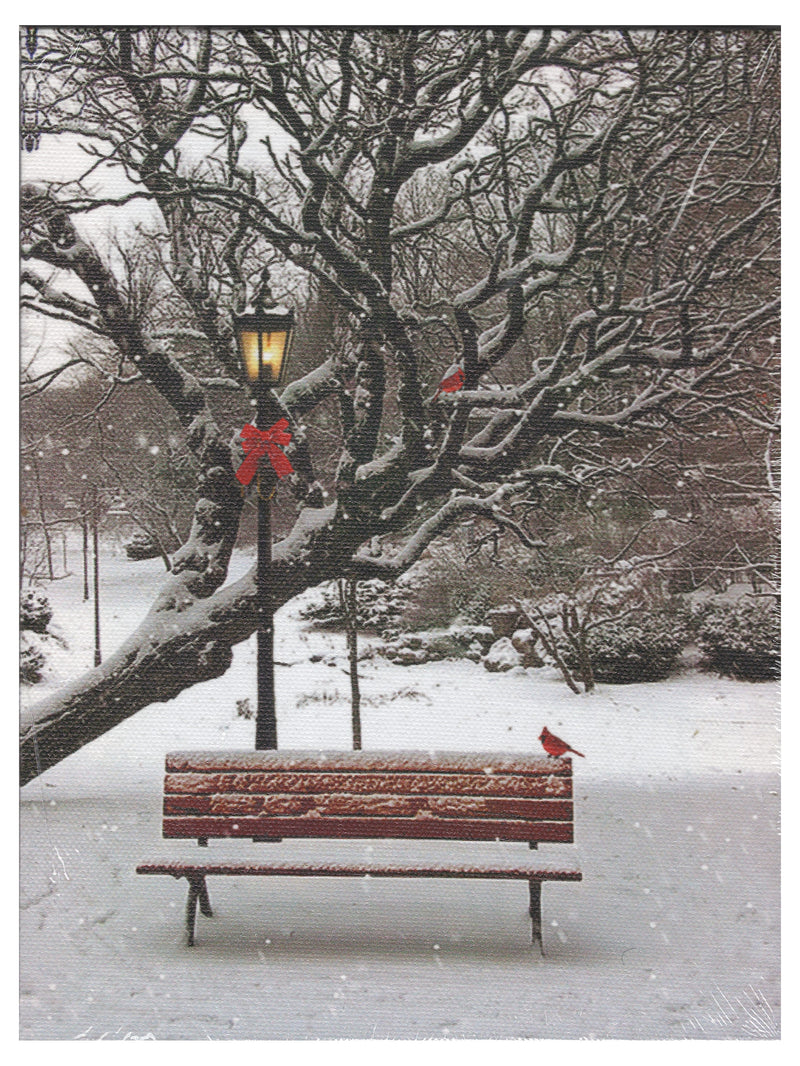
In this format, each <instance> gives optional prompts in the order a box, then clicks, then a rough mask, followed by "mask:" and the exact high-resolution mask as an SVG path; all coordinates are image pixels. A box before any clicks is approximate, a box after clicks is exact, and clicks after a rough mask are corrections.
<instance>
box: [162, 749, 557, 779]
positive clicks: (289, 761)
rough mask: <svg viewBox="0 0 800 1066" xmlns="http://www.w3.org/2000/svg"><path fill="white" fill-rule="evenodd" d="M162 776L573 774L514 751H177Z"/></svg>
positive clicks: (169, 757)
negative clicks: (330, 772)
mask: <svg viewBox="0 0 800 1066" xmlns="http://www.w3.org/2000/svg"><path fill="white" fill-rule="evenodd" d="M166 770H167V773H172V772H176V773H187V772H191V771H193V770H197V771H200V772H201V773H213V772H218V773H225V772H235V773H236V772H242V771H245V770H246V771H254V770H262V771H269V770H283V771H285V770H289V771H294V772H303V773H313V772H315V771H316V772H319V771H324V770H336V771H338V770H350V771H352V772H355V773H363V772H369V771H372V770H377V771H379V772H381V771H383V772H390V773H403V772H405V773H413V772H426V771H427V772H433V773H436V774H444V773H487V772H488V773H520V774H531V775H533V776H544V777H551V776H566V777H571V776H572V763H571V762H570V760H569V759H552V758H550V757H546V756H542V757H540V756H531V755H525V754H519V753H516V752H500V753H492V754H490V755H480V754H475V753H473V752H461V751H455V752H454V751H443V752H437V751H431V752H420V751H333V752H332V751H296V750H286V751H181V752H170V753H169V754H168V755H167V757H166Z"/></svg>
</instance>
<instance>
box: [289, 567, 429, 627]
mask: <svg viewBox="0 0 800 1066" xmlns="http://www.w3.org/2000/svg"><path fill="white" fill-rule="evenodd" d="M410 596H411V590H410V586H409V583H407V582H406V581H404V580H403V579H401V581H399V582H397V583H395V584H393V585H390V584H387V583H386V582H385V581H378V580H376V579H374V580H372V581H359V582H358V588H357V595H356V602H357V618H358V628H359V629H360V630H363V631H365V632H372V633H377V634H378V635H379V636H381V637H384V638H387V639H388V638H390V637H393V636H395V635H396V634H397V632H398V631H399V628H400V618H401V615H402V613H403V611H404V609H405V608H406V606H407V605H408V602H409V598H410ZM300 617H301V618H305V619H309V620H311V621H313V622H315V623H316V624H317V625H318V626H321V627H324V628H326V629H343V628H344V614H343V612H342V603H341V598H340V596H339V588H338V585H337V583H336V582H335V581H331V582H328V583H327V584H325V585H323V586H322V587H321V588H320V589H318V590H317V595H316V596H315V598H314V599H313V600H312V601H311V602H309V603H307V604H306V605H305V606H304V607H303V608H302V609H301V611H300Z"/></svg>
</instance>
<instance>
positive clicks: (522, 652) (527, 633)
mask: <svg viewBox="0 0 800 1066" xmlns="http://www.w3.org/2000/svg"><path fill="white" fill-rule="evenodd" d="M511 643H512V644H513V645H514V647H515V648H516V650H517V651H518V652H519V656H520V659H521V661H522V665H523V666H526V667H527V666H544V659H543V658H542V657H541V655H539V653H538V652H537V651H536V645H537V644H538V643H539V637H538V635H537V634H536V633H534V631H533V630H532V629H516V630H514V632H513V634H512V635H511Z"/></svg>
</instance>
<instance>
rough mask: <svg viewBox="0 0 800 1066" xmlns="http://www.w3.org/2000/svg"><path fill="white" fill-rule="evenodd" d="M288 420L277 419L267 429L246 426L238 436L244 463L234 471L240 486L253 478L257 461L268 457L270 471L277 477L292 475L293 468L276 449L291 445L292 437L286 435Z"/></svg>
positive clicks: (248, 482) (289, 434) (279, 450)
mask: <svg viewBox="0 0 800 1066" xmlns="http://www.w3.org/2000/svg"><path fill="white" fill-rule="evenodd" d="M288 428H289V420H288V419H287V418H279V419H278V421H277V422H276V423H275V425H274V426H270V427H269V429H256V427H255V426H253V425H251V424H250V423H249V422H248V424H247V425H246V426H245V427H244V428H243V429H242V432H241V433H240V434H239V436H240V437H241V439H242V443H243V444H244V462H243V463H242V465H241V466H240V467H239V469H238V470H237V471H236V476H237V478H238V479H239V481H240V482H241V483H242V485H249V484H250V482H251V481H252V480H253V478H254V477H255V473H256V470H257V469H258V463H259V460H260V459H262V458H263V456H265V455H268V456H269V461H270V462H271V463H272V469H273V470H274V471H275V473H276V474H277V475H278V477H285V476H286V475H287V474H292V473H294V467H293V466H292V464H291V463H290V462H289V460H288V459H287V457H286V456H285V455H284V454H283V452H282V451H281V449H280V448H279V447H278V445H279V444H280V445H281V447H284V448H285V447H286V445H287V444H289V443H291V440H292V435H291V433H287V430H288Z"/></svg>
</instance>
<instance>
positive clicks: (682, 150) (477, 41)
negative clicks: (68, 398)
mask: <svg viewBox="0 0 800 1066" xmlns="http://www.w3.org/2000/svg"><path fill="white" fill-rule="evenodd" d="M26 56H27V53H26V52H25V53H23V61H24V64H25V70H26V72H27V71H29V70H30V69H31V67H32V64H35V67H36V71H37V72H38V73H37V76H38V77H39V78H40V79H42V84H43V85H44V87H45V88H44V90H43V91H42V92H41V93H40V96H39V98H37V99H38V102H37V108H38V111H37V115H38V121H39V123H40V130H39V132H40V133H41V137H42V139H44V138H46V137H64V138H76V137H77V139H78V141H79V143H80V144H81V145H82V146H83V151H84V152H85V153H86V155H87V166H86V170H85V174H84V175H83V178H82V180H81V181H76V182H73V183H71V184H64V183H58V182H56V181H54V182H53V183H51V184H50V185H49V186H47V185H43V184H39V185H37V186H28V187H26V188H24V189H23V256H24V257H25V260H26V263H27V264H28V278H27V285H26V290H25V291H26V296H25V306H26V309H27V310H28V311H30V312H31V313H37V314H42V315H46V316H50V317H55V318H58V319H60V320H61V321H67V322H70V323H72V324H73V325H74V326H75V328H76V329H79V330H81V331H84V332H85V331H88V332H93V333H98V334H100V335H102V336H105V337H107V338H108V339H109V340H111V341H113V344H114V345H115V348H116V350H117V352H118V353H119V367H120V375H126V374H130V373H137V374H140V375H141V376H142V377H143V378H144V379H145V382H146V383H147V384H149V385H150V386H151V387H152V388H153V389H154V390H155V391H156V392H157V393H159V394H160V396H161V397H162V398H163V399H164V400H166V401H167V403H168V404H169V405H170V406H171V408H172V410H173V411H174V412H175V416H176V417H177V419H178V421H179V423H180V425H181V427H182V429H183V432H184V433H185V436H186V441H187V445H188V447H189V448H190V449H191V451H192V454H193V455H194V458H195V461H196V463H197V466H198V469H199V474H198V490H197V502H196V506H195V510H194V519H193V523H192V528H191V532H190V534H189V537H188V539H187V541H186V543H185V544H184V545H183V546H182V548H181V549H180V550H179V551H178V552H176V554H175V556H174V559H173V571H172V574H171V575H170V576H169V577H168V578H167V579H166V580H165V584H164V586H163V589H162V591H161V593H160V595H159V596H158V598H157V600H156V602H155V603H154V605H153V607H152V609H151V611H150V613H149V614H148V616H147V618H146V619H145V621H144V622H143V624H142V625H141V626H140V628H139V629H138V630H137V631H136V632H135V633H133V634H132V635H131V636H130V638H129V639H128V640H127V641H126V642H125V643H124V645H123V646H122V647H121V648H120V649H118V651H117V652H115V653H113V654H112V655H110V656H109V657H108V659H107V660H106V662H105V663H104V664H103V665H102V667H101V668H99V669H98V670H96V671H93V672H91V673H90V674H88V675H86V676H85V677H83V678H81V679H80V680H79V681H78V682H76V683H75V684H73V685H71V686H69V687H68V688H67V689H65V690H64V691H63V692H61V693H59V694H58V695H56V696H54V697H53V698H51V699H49V700H46V701H44V702H43V703H42V704H41V705H40V706H39V707H38V708H35V709H34V710H33V711H32V713H31V715H30V717H29V719H28V721H27V722H26V723H25V725H24V728H23V733H22V763H23V778H24V779H27V778H29V777H31V776H32V775H35V774H36V773H37V772H39V771H40V770H41V769H44V768H45V767H47V766H50V765H53V763H55V762H57V761H58V760H59V759H61V758H63V757H64V756H65V755H67V754H69V753H70V752H71V751H74V750H76V749H77V748H78V747H80V746H81V745H83V744H85V743H86V742H87V741H89V740H91V739H93V738H94V737H96V736H98V735H100V734H101V733H102V732H104V731H105V730H107V729H109V728H110V727H111V726H113V725H115V724H116V723H117V722H119V721H121V720H123V719H124V718H125V717H127V716H129V715H131V714H133V713H135V711H137V710H138V709H140V708H141V707H143V706H145V705H147V704H149V703H151V702H153V701H154V700H166V699H169V698H171V697H173V696H175V695H177V693H178V692H180V691H181V690H182V689H184V688H186V687H188V686H189V685H192V684H194V683H196V682H198V681H202V680H205V679H207V678H210V677H214V676H218V675H219V674H221V673H223V672H224V671H225V670H226V669H227V667H228V665H229V664H230V661H231V655H232V651H231V649H232V647H233V645H234V644H236V643H237V642H238V641H241V640H243V639H245V638H246V637H247V636H248V635H249V634H250V633H251V632H252V630H253V629H254V627H255V622H256V613H255V602H254V597H255V585H254V580H253V575H252V574H251V575H248V576H247V577H245V578H244V579H242V580H241V581H238V582H236V583H234V584H232V585H228V586H226V587H224V588H221V587H220V586H221V585H222V583H223V581H224V579H225V575H226V573H227V566H228V561H229V559H230V554H231V551H232V549H233V546H234V543H235V540H236V536H237V530H238V526H239V519H240V515H241V511H242V497H241V494H240V492H239V486H238V483H237V482H236V480H235V478H234V476H233V474H234V470H235V468H236V465H237V462H238V454H237V451H236V447H235V446H234V445H233V444H232V442H231V434H230V432H229V431H228V432H226V431H225V430H224V429H222V428H221V427H220V425H219V424H218V421H217V420H216V418H215V416H214V413H213V409H212V402H211V397H212V395H213V389H211V388H210V387H209V385H208V384H207V382H208V379H209V378H210V377H211V376H212V375H211V374H209V373H207V371H208V370H209V369H213V372H215V373H218V374H219V375H220V376H224V377H225V378H226V379H229V380H231V381H233V382H239V383H240V384H241V382H242V375H241V372H240V370H239V369H238V364H237V360H236V356H235V345H234V341H233V335H232V327H231V311H232V310H235V309H236V308H237V307H240V306H241V305H242V304H243V302H244V301H245V299H246V297H247V295H248V294H249V293H250V292H251V291H252V286H253V282H254V279H255V277H256V275H260V274H261V271H262V270H263V268H264V266H265V264H267V265H269V266H270V268H271V272H272V285H273V291H274V292H275V294H276V296H279V297H284V298H288V297H289V296H290V295H291V296H293V299H294V302H295V303H297V304H300V305H301V307H302V305H303V304H307V303H308V301H309V300H310V298H311V294H312V293H314V292H317V293H320V292H324V294H325V298H326V300H328V301H330V303H331V304H333V305H335V308H336V316H337V326H336V329H337V330H338V336H339V343H338V344H337V346H336V350H331V348H330V347H329V346H328V347H327V350H323V348H322V347H321V348H320V350H318V351H314V350H313V348H311V347H309V349H308V350H307V351H306V352H305V353H304V360H303V365H302V371H303V373H302V374H301V376H300V377H299V378H298V379H297V380H295V381H293V382H292V383H291V384H289V385H288V386H287V387H286V388H285V389H284V390H283V392H282V393H281V394H280V395H277V394H273V396H272V406H273V412H274V416H275V418H276V419H277V418H279V417H287V418H288V419H289V422H290V427H291V430H292V434H293V442H292V446H291V448H290V451H289V455H290V458H291V461H292V463H293V465H294V468H295V472H296V473H295V476H294V477H293V478H292V482H291V485H290V488H291V491H292V493H293V495H294V497H295V499H296V501H297V507H298V508H299V514H298V515H297V518H296V521H295V522H294V524H293V526H292V528H291V529H290V530H289V531H288V532H287V534H286V535H285V536H284V537H283V538H282V539H281V540H280V541H279V543H278V544H277V545H276V546H275V549H274V564H273V580H274V590H273V602H274V603H275V605H276V606H277V605H279V604H281V603H285V602H286V601H287V600H289V599H291V598H292V597H293V596H295V595H296V594H297V593H299V592H300V591H301V590H303V589H305V588H307V587H309V586H313V585H316V584H318V583H319V582H321V581H324V580H331V579H336V578H339V577H341V576H342V575H343V574H345V573H347V574H350V575H352V576H353V578H354V579H361V578H371V577H380V578H383V579H385V580H392V579H393V578H394V577H396V576H397V575H399V574H401V573H402V572H403V571H404V570H406V569H407V568H408V567H409V566H410V565H412V564H413V563H414V561H415V560H417V559H418V558H419V557H420V556H421V554H422V553H423V552H424V551H425V549H426V547H427V546H428V545H429V544H430V543H431V542H432V541H433V540H434V539H435V538H436V537H438V536H440V535H441V534H442V533H444V532H446V531H447V530H448V529H450V528H451V527H452V526H453V525H454V524H456V523H459V522H461V521H463V520H464V519H465V518H468V517H475V516H477V517H479V518H483V519H484V520H486V521H487V522H489V523H492V524H494V525H495V526H496V527H497V528H499V529H501V530H503V531H507V532H511V533H513V534H515V535H516V536H518V537H519V538H520V539H521V540H522V542H523V543H526V544H528V545H535V544H537V543H538V542H539V541H538V533H537V529H536V525H535V517H536V510H535V507H533V506H532V503H535V501H536V499H537V497H538V496H539V495H540V494H541V493H542V491H543V490H545V489H546V488H547V486H550V485H558V484H569V485H571V486H573V487H577V489H578V490H579V491H580V492H584V491H587V492H588V491H589V490H590V488H591V486H592V485H593V484H597V483H600V482H601V481H602V479H603V478H605V477H607V476H609V471H611V472H612V473H613V474H614V475H615V476H616V475H619V474H624V473H625V470H626V467H628V466H630V465H631V464H635V462H637V461H639V460H638V459H636V458H635V457H634V458H631V456H632V454H633V453H635V452H636V449H635V448H634V444H635V443H636V442H639V441H643V440H644V439H645V438H646V439H647V440H648V441H650V442H652V441H655V442H656V443H657V444H659V443H663V444H664V445H665V446H666V445H667V444H670V445H671V446H680V442H681V441H683V440H688V439H697V437H698V436H700V435H701V434H703V433H706V432H708V430H709V426H711V425H717V426H723V427H730V426H734V427H737V431H739V430H741V431H742V432H745V431H746V432H747V434H748V435H749V438H750V439H752V440H756V439H762V440H763V443H764V447H766V442H767V440H768V439H769V440H772V439H773V435H774V434H775V433H776V432H777V420H776V412H775V405H774V399H775V397H776V395H777V394H776V385H775V380H776V377H775V376H776V373H777V365H776V344H775V343H774V342H773V343H770V337H771V335H773V334H774V333H775V331H776V329H777V322H778V316H779V304H778V298H777V294H776V288H777V273H778V247H777V239H778V238H777V215H778V205H779V191H778V163H777V139H778V131H779V115H778V84H779V71H778V35H777V34H776V33H775V32H766V31H752V30H738V31H737V30H731V31H728V30H686V31H672V30H658V31H614V30H610V29H606V30H594V31H592V30H526V29H510V30H508V29H501V28H478V29H459V30H449V29H439V28H437V29H431V28H410V27H409V28H402V29H398V30H385V29H369V30H355V29H347V28H342V29H288V30H270V29H263V28H243V29H239V30H236V29H214V28H203V29H197V30H192V29H186V30H184V29H176V28H168V27H153V28H148V29H142V30H133V29H125V28H110V29H104V28H89V29H86V28H82V29H56V30H47V29H42V30H40V31H39V32H38V38H37V48H36V51H35V55H34V57H33V59H32V60H30V59H27V58H26ZM45 90H46V91H45ZM109 166H114V167H117V168H121V170H122V172H123V173H124V174H125V176H126V178H127V179H128V181H129V182H130V191H129V192H126V193H123V194H114V195H112V194H111V193H108V192H103V191H102V189H101V191H99V192H98V185H99V186H102V181H100V178H101V177H102V175H103V174H104V173H107V168H108V167H109ZM138 201H146V202H147V203H149V204H150V205H152V207H153V208H155V209H157V211H158V213H159V218H160V223H159V226H160V232H159V235H158V240H159V241H160V251H161V255H160V262H161V263H162V266H163V278H164V280H165V281H166V282H168V289H169V294H170V303H169V307H170V310H169V316H170V321H169V322H166V323H164V322H162V323H160V324H159V323H158V322H156V321H155V318H157V316H155V318H153V317H152V316H151V318H150V319H148V316H147V315H146V314H145V315H143V314H142V313H141V308H140V303H141V301H138V300H137V299H134V297H133V295H132V294H131V292H130V291H129V290H128V289H126V288H125V286H124V284H123V281H122V278H123V275H122V274H121V273H120V271H119V269H117V268H116V267H115V264H114V262H113V261H112V258H113V257H111V256H110V255H106V254H105V253H104V252H103V251H102V250H101V249H100V247H99V245H98V246H95V245H94V244H93V243H92V241H91V239H90V238H91V234H92V229H91V220H92V217H93V212H95V211H96V210H97V209H98V208H100V207H104V208H118V209H119V211H120V212H125V211H128V210H130V209H131V205H133V204H135V203H137V202H138ZM66 276H71V277H73V278H77V279H78V280H79V281H80V282H81V283H82V286H83V289H82V291H85V293H86V295H85V297H83V298H78V297H76V296H75V295H74V292H75V291H76V290H75V289H74V287H73V288H71V289H69V290H67V288H66V287H65V286H63V285H62V287H61V288H59V287H58V286H57V284H56V280H55V279H57V278H63V277H66ZM145 302H146V301H145ZM164 306H167V305H166V304H165V305H164ZM176 323H177V327H179V328H180V329H181V330H183V331H184V339H185V340H186V341H188V342H190V341H191V340H192V338H196V339H197V344H196V346H195V349H194V350H192V348H191V345H190V344H189V345H187V346H186V347H185V348H184V350H183V351H182V352H178V351H176V350H175V348H174V346H172V345H171V344H170V343H169V341H168V339H167V338H165V337H164V336H162V333H161V330H162V329H163V328H165V327H166V328H167V329H170V328H176V326H175V324H176ZM332 336H333V333H331V334H329V336H328V337H327V338H326V339H325V344H326V345H329V342H330V339H331V337H332ZM309 345H311V339H310V338H309ZM453 364H457V365H458V366H460V367H461V369H462V370H463V372H464V387H463V389H462V390H461V391H459V392H455V393H450V394H447V393H445V394H442V395H440V396H439V397H438V398H436V399H435V400H434V398H433V397H434V395H435V392H436V386H437V384H438V382H439V380H440V378H441V377H442V375H443V374H444V373H445V372H446V371H447V369H448V367H450V366H452V365H453ZM204 382H206V383H204ZM241 395H242V415H243V417H244V416H247V417H249V413H248V412H249V406H248V405H247V403H246V400H245V391H244V389H243V388H242V391H241ZM764 396H766V397H768V402H767V403H764V402H763V401H762V400H760V399H759V397H764ZM320 407H322V408H324V410H325V411H326V419H327V425H328V432H329V433H330V434H332V436H331V437H330V438H329V439H328V446H327V456H328V461H330V456H331V448H332V447H333V445H334V443H335V451H336V465H335V471H334V473H333V475H332V476H328V475H327V474H326V473H324V472H323V471H322V469H321V468H320V466H319V464H318V463H317V461H316V460H317V454H316V452H317V450H318V448H317V447H312V446H311V445H310V443H309V442H310V441H311V442H312V443H313V442H314V432H313V423H314V417H315V411H317V409H319V408H320ZM728 431H730V430H728ZM317 444H318V441H317ZM642 447H643V446H642ZM763 451H764V448H762V453H763ZM642 462H643V460H642ZM321 482H324V483H321ZM373 538H378V539H379V543H380V544H381V545H382V546H383V550H382V551H381V552H380V553H379V554H378V555H375V554H374V553H372V552H371V551H368V550H367V546H368V545H369V544H370V542H371V541H372V540H373Z"/></svg>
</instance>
